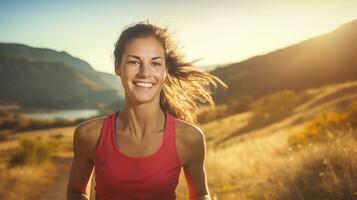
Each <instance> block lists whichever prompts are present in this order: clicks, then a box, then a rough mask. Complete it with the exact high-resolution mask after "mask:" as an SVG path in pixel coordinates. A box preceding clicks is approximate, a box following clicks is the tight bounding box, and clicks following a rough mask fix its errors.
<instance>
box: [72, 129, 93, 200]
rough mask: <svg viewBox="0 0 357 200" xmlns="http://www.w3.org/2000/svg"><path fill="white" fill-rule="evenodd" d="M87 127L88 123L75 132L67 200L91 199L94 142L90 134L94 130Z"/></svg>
mask: <svg viewBox="0 0 357 200" xmlns="http://www.w3.org/2000/svg"><path fill="white" fill-rule="evenodd" d="M87 125H88V124H86V123H84V124H81V125H78V126H77V127H76V128H75V131H74V137H73V153H74V158H73V162H72V166H71V171H70V175H69V181H68V187H67V200H82V199H83V200H88V199H89V187H87V185H88V182H89V179H90V176H91V173H92V171H93V162H92V159H91V156H90V154H91V150H92V147H93V141H91V138H92V137H90V135H91V134H90V132H91V131H93V130H90V128H89V127H88V126H87ZM86 126H87V127H86Z"/></svg>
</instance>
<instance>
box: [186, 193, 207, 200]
mask: <svg viewBox="0 0 357 200" xmlns="http://www.w3.org/2000/svg"><path fill="white" fill-rule="evenodd" d="M190 200H212V199H211V196H210V195H209V194H204V195H198V196H193V197H190Z"/></svg>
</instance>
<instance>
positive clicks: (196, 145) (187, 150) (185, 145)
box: [176, 118, 205, 166]
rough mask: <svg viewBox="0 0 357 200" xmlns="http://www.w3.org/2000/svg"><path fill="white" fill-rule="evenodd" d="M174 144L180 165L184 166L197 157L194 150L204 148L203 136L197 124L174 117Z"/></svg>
mask: <svg viewBox="0 0 357 200" xmlns="http://www.w3.org/2000/svg"><path fill="white" fill-rule="evenodd" d="M176 144H177V145H176V146H177V150H178V153H179V157H180V160H181V165H182V166H185V165H186V164H188V162H189V161H190V160H192V159H197V158H195V157H196V154H195V153H194V152H197V151H198V150H199V151H202V150H204V149H202V148H205V136H204V133H203V131H202V130H201V129H200V128H199V127H198V126H196V125H194V124H191V123H189V122H186V121H183V120H181V119H177V118H176Z"/></svg>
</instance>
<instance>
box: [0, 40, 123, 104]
mask: <svg viewBox="0 0 357 200" xmlns="http://www.w3.org/2000/svg"><path fill="white" fill-rule="evenodd" d="M0 71H1V74H0V90H1V91H2V92H1V93H0V99H1V100H2V101H5V102H16V103H18V104H20V106H21V107H22V108H34V109H36V108H42V109H43V108H56V109H61V108H68V109H70V108H100V107H103V106H104V105H107V104H112V103H113V102H115V101H118V99H121V97H120V95H119V93H120V91H121V90H120V88H121V83H120V81H119V80H118V79H117V78H116V77H115V76H114V75H111V74H106V73H102V72H97V71H95V70H94V69H93V68H92V67H91V66H90V65H89V64H88V63H87V62H85V61H83V60H81V59H78V58H75V57H73V56H71V55H69V54H68V53H66V52H57V51H54V50H51V49H44V48H33V47H29V46H26V45H22V44H7V43H0ZM114 86H116V87H114Z"/></svg>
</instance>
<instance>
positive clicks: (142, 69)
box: [139, 62, 150, 76]
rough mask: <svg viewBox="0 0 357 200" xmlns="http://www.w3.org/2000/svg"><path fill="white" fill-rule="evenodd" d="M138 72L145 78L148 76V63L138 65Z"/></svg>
mask: <svg viewBox="0 0 357 200" xmlns="http://www.w3.org/2000/svg"><path fill="white" fill-rule="evenodd" d="M139 72H140V74H141V75H145V76H148V75H150V63H148V62H142V64H141V65H140V70H139Z"/></svg>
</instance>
